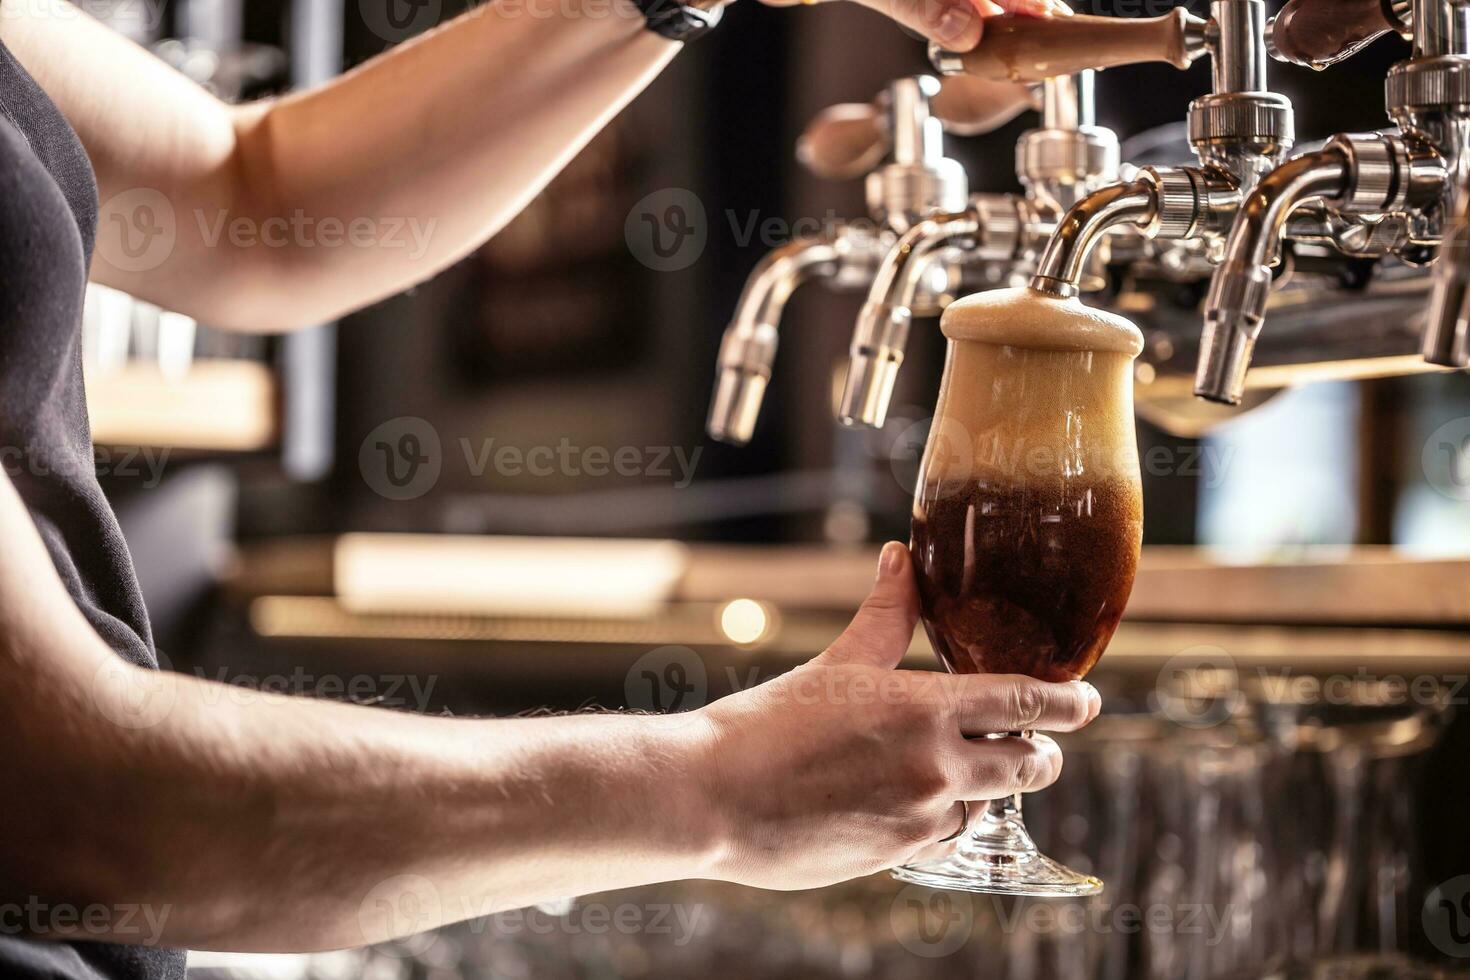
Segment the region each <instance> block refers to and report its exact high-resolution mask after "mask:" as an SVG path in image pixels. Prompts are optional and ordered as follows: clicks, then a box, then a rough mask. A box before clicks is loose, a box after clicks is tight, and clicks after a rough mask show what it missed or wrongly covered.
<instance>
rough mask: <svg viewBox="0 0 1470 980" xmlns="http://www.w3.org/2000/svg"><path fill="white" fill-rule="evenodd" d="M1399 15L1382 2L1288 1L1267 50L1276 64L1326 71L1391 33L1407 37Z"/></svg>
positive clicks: (1274, 22)
mask: <svg viewBox="0 0 1470 980" xmlns="http://www.w3.org/2000/svg"><path fill="white" fill-rule="evenodd" d="M1402 14H1403V10H1402V9H1401V7H1400V5H1398V4H1392V3H1386V2H1384V0H1289V2H1288V3H1287V4H1286V6H1284V7H1282V8H1281V12H1280V13H1279V14H1277V15H1276V16H1275V17H1273V18H1272V19H1271V23H1270V26H1269V27H1267V29H1266V44H1267V46H1268V48H1269V50H1270V52H1271V56H1272V57H1273V58H1275V59H1276V60H1278V61H1284V62H1287V63H1288V64H1293V65H1304V66H1306V67H1308V68H1326V67H1327V66H1328V65H1332V64H1336V63H1337V62H1339V61H1342V60H1343V59H1344V58H1347V57H1350V56H1351V55H1353V54H1355V53H1356V52H1358V51H1359V50H1361V49H1362V48H1364V47H1366V46H1368V45H1369V44H1371V43H1372V42H1373V41H1375V40H1377V39H1378V38H1379V37H1381V36H1382V35H1384V34H1386V33H1388V32H1389V31H1393V32H1394V33H1397V34H1407V33H1409V24H1408V21H1407V20H1406V19H1405V18H1404V17H1403V16H1402Z"/></svg>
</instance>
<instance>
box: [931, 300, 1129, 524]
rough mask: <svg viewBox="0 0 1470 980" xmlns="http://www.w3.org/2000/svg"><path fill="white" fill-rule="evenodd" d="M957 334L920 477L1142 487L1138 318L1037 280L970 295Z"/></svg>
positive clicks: (948, 330) (958, 308)
mask: <svg viewBox="0 0 1470 980" xmlns="http://www.w3.org/2000/svg"><path fill="white" fill-rule="evenodd" d="M943 329H944V333H945V335H946V336H947V337H949V338H950V350H949V355H948V357H947V359H946V362H945V369H944V380H943V382H942V383H941V385H940V390H939V403H938V405H937V407H936V410H935V418H934V423H933V429H932V430H931V435H930V444H929V447H928V451H927V452H926V454H925V460H924V475H923V480H924V482H925V483H927V484H929V485H931V486H932V485H934V484H938V483H947V484H961V483H964V484H973V483H976V482H981V483H985V484H987V485H991V486H1010V487H1022V486H1029V487H1038V488H1039V487H1051V488H1053V489H1057V490H1062V489H1064V488H1065V493H1066V494H1067V495H1068V496H1070V495H1072V494H1073V493H1084V492H1085V491H1086V490H1087V489H1089V488H1095V489H1098V490H1101V489H1102V488H1103V487H1104V486H1105V485H1108V484H1115V483H1117V482H1118V481H1122V483H1123V484H1124V485H1125V486H1126V487H1128V488H1130V489H1129V492H1130V493H1136V491H1134V490H1132V489H1131V488H1133V487H1136V486H1137V482H1136V481H1137V479H1138V450H1137V445H1136V441H1135V436H1134V429H1133V370H1132V369H1133V363H1132V362H1133V358H1134V357H1136V356H1137V355H1138V353H1139V351H1140V350H1142V347H1143V337H1142V334H1140V333H1139V331H1138V328H1137V327H1135V326H1134V325H1133V324H1132V323H1130V322H1129V321H1127V320H1126V319H1124V318H1122V317H1120V316H1116V315H1114V314H1111V313H1105V312H1101V311H1097V310H1091V309H1088V308H1087V307H1085V306H1083V305H1082V304H1081V303H1080V302H1078V301H1077V300H1061V299H1055V298H1052V297H1049V296H1046V295H1044V294H1041V293H1037V292H1034V291H1032V290H1029V289H1005V290H997V291H993V292H988V293H981V294H978V295H975V296H970V297H967V298H965V299H962V300H959V301H958V302H956V303H953V304H951V306H950V307H949V309H948V310H947V311H946V312H945V314H944V322H943Z"/></svg>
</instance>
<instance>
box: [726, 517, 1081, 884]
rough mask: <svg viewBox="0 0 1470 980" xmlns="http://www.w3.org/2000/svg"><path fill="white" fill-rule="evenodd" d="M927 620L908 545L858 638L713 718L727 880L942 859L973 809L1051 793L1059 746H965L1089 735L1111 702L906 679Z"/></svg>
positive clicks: (1027, 686) (947, 678)
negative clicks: (964, 810)
mask: <svg viewBox="0 0 1470 980" xmlns="http://www.w3.org/2000/svg"><path fill="white" fill-rule="evenodd" d="M918 617H919V598H918V591H917V588H916V585H915V582H914V572H913V565H912V562H911V561H910V558H909V551H908V549H907V548H906V547H904V546H903V545H901V544H898V543H897V542H890V543H889V544H888V546H887V547H885V548H884V549H883V554H882V557H881V559H880V560H879V570H878V579H877V582H876V583H875V584H874V586H873V591H872V593H871V594H870V595H869V596H868V598H867V601H866V602H864V603H863V606H862V608H861V609H860V610H859V611H858V614H857V616H856V617H855V618H854V619H853V621H852V624H851V625H850V626H849V627H848V628H847V631H846V632H844V633H843V634H842V636H840V637H838V639H837V642H835V643H833V644H832V646H831V647H829V648H828V649H827V650H826V651H825V652H824V653H822V654H821V655H819V656H818V657H816V658H815V659H813V660H812V661H810V662H809V663H807V664H805V665H803V666H802V667H800V668H798V669H797V670H795V671H792V672H791V673H789V674H786V675H783V676H782V677H780V678H778V679H776V680H773V681H771V682H770V683H768V684H762V685H760V686H758V687H755V688H751V689H750V690H747V691H744V692H742V693H739V694H735V695H732V696H731V697H728V698H725V699H723V700H721V701H717V702H715V703H714V704H712V705H710V706H709V707H707V708H705V709H703V713H704V714H705V715H706V716H707V717H708V720H709V722H710V725H711V728H712V729H713V731H714V738H713V750H712V752H711V753H710V754H711V762H710V763H709V773H710V775H709V779H710V785H709V787H708V791H709V797H710V799H711V800H712V801H714V802H713V803H712V807H713V808H714V810H715V811H716V819H717V825H716V827H715V828H714V829H715V832H716V833H718V834H719V835H720V837H721V839H723V840H724V841H725V842H726V843H725V853H724V854H723V855H722V857H721V859H720V861H719V864H718V867H717V869H716V870H717V873H718V874H719V876H720V877H723V878H728V879H730V880H733V881H739V882H743V883H745V884H750V885H757V886H761V887H766V888H810V887H815V886H819V885H823V884H827V883H830V882H834V881H842V880H846V879H848V878H854V877H857V876H859V875H864V874H869V873H871V872H874V871H878V870H881V869H884V868H889V867H893V866H894V865H897V864H902V863H904V862H906V861H908V860H910V859H912V858H915V857H928V856H930V854H927V853H925V852H926V851H927V852H932V854H933V856H938V855H939V854H940V853H943V851H945V850H947V849H948V848H949V847H950V846H952V845H943V846H939V847H936V846H935V845H936V842H938V841H940V840H941V839H942V838H944V837H948V836H950V835H952V834H954V832H955V831H956V830H957V829H958V828H959V825H960V817H961V813H960V806H959V804H958V803H957V802H956V801H958V800H961V799H964V800H971V801H977V802H973V803H971V806H970V812H971V816H972V819H978V818H979V816H980V807H981V806H983V804H982V803H980V802H978V801H983V800H989V799H994V798H998V797H1001V796H1007V795H1009V794H1011V793H1015V792H1027V791H1030V790H1037V789H1041V788H1042V787H1044V786H1049V785H1050V784H1051V783H1053V782H1054V781H1055V780H1056V778H1057V776H1058V774H1059V773H1060V772H1061V769H1062V755H1061V751H1060V750H1059V749H1058V747H1057V743H1056V742H1055V741H1053V740H1052V739H1050V738H1047V737H1046V736H1045V735H1040V734H1038V735H1036V736H1035V737H1033V738H1030V739H1022V738H1006V739H985V740H979V739H968V738H966V736H976V735H983V734H987V733H992V732H1009V731H1020V730H1027V729H1045V730H1050V731H1065V732H1069V731H1075V730H1077V729H1079V728H1081V727H1082V726H1084V725H1086V724H1087V723H1088V722H1090V721H1092V719H1094V718H1096V717H1097V714H1098V710H1099V708H1100V706H1101V700H1100V698H1099V697H1098V693H1097V690H1096V689H1095V688H1093V687H1092V685H1090V684H1087V683H1085V682H1082V681H1072V682H1068V683H1061V684H1054V683H1047V682H1045V681H1039V680H1035V679H1033V678H1030V677H1021V676H1016V675H1002V674H986V675H968V676H961V675H950V674H941V673H937V672H934V671H909V670H896V669H895V667H896V665H897V664H898V662H899V660H900V658H902V656H903V654H904V651H906V650H907V649H908V647H909V640H910V638H911V637H912V635H913V630H914V625H915V623H916V622H917V621H918Z"/></svg>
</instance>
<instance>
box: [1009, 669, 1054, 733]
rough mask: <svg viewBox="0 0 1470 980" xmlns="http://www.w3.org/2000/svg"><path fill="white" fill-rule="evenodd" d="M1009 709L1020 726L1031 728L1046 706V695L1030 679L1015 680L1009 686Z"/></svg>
mask: <svg viewBox="0 0 1470 980" xmlns="http://www.w3.org/2000/svg"><path fill="white" fill-rule="evenodd" d="M1010 696H1011V704H1010V707H1011V711H1012V712H1013V714H1012V717H1013V718H1015V720H1016V724H1017V726H1018V727H1020V728H1023V729H1024V728H1031V727H1034V726H1035V724H1036V723H1037V722H1038V721H1039V720H1040V719H1041V713H1042V711H1043V710H1045V708H1046V696H1045V695H1044V694H1042V692H1041V688H1040V687H1038V686H1037V685H1036V684H1035V683H1034V682H1032V681H1029V680H1028V681H1017V682H1016V683H1014V684H1013V685H1012V686H1011V695H1010Z"/></svg>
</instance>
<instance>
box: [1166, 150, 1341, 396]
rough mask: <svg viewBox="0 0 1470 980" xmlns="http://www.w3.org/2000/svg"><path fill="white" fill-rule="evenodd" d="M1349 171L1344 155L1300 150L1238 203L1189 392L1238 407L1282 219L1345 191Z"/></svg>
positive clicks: (1212, 286)
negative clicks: (1303, 206)
mask: <svg viewBox="0 0 1470 980" xmlns="http://www.w3.org/2000/svg"><path fill="white" fill-rule="evenodd" d="M1350 169H1351V168H1350V165H1349V162H1348V159H1347V156H1346V155H1345V154H1344V153H1343V152H1342V151H1341V150H1340V149H1338V148H1336V147H1332V146H1329V147H1326V148H1324V149H1321V150H1318V151H1316V152H1315V153H1306V154H1303V155H1302V156H1299V157H1297V158H1295V159H1293V160H1288V161H1287V162H1286V163H1283V164H1282V165H1281V166H1279V167H1277V168H1276V169H1275V170H1273V171H1272V172H1271V173H1269V174H1267V175H1266V176H1265V177H1263V178H1262V179H1261V182H1260V183H1259V184H1258V185H1256V189H1255V190H1253V191H1251V193H1250V194H1249V195H1248V196H1247V197H1246V199H1245V201H1244V202H1243V203H1242V204H1241V206H1240V212H1239V214H1238V215H1237V217H1236V219H1235V224H1234V226H1233V227H1232V228H1231V229H1230V237H1229V239H1228V240H1227V241H1226V243H1225V257H1224V259H1223V261H1222V262H1221V263H1220V266H1219V267H1218V268H1217V269H1216V270H1215V274H1214V276H1213V277H1212V278H1211V279H1210V292H1209V296H1208V298H1207V299H1206V300H1205V326H1204V332H1203V333H1202V334H1201V335H1200V354H1199V364H1198V365H1197V367H1196V369H1195V377H1194V393H1195V394H1196V395H1198V396H1199V397H1201V398H1204V399H1207V400H1209V401H1213V402H1220V403H1222V404H1226V405H1238V404H1240V399H1241V395H1242V394H1244V392H1245V373H1246V369H1247V368H1249V367H1250V361H1251V354H1252V352H1253V351H1254V349H1255V345H1256V337H1257V336H1258V335H1259V334H1260V331H1261V321H1262V320H1263V319H1264V318H1265V315H1266V299H1267V297H1268V295H1269V293H1270V287H1271V266H1272V265H1273V264H1275V262H1276V253H1277V249H1278V247H1279V245H1280V242H1281V236H1282V233H1283V231H1284V230H1285V228H1286V222H1287V219H1288V218H1290V217H1291V214H1292V212H1293V211H1295V210H1296V209H1297V208H1298V207H1300V206H1301V205H1302V204H1305V203H1306V202H1307V201H1310V200H1313V199H1316V198H1323V197H1326V198H1334V197H1338V196H1340V195H1342V194H1344V193H1346V191H1347V190H1348V185H1349V183H1350Z"/></svg>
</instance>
